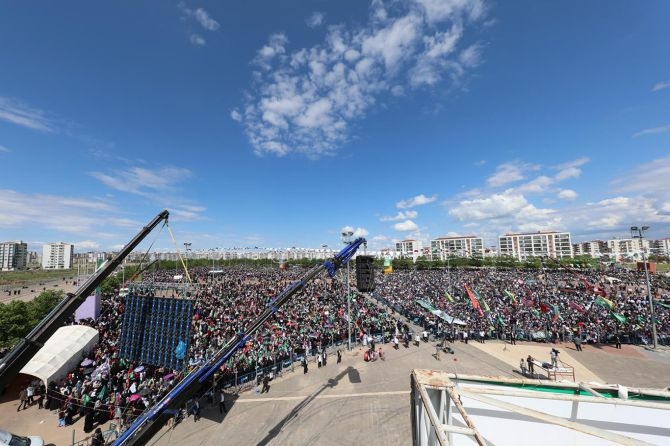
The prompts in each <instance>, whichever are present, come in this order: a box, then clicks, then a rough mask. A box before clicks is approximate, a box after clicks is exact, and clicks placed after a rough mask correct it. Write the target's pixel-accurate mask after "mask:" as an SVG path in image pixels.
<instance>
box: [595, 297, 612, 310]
mask: <svg viewBox="0 0 670 446" xmlns="http://www.w3.org/2000/svg"><path fill="white" fill-rule="evenodd" d="M593 303H594V304H596V305H599V306H601V307H603V308H607V309H608V310H611V309H612V308H614V302H612V301H611V300H609V299H605V298H604V297H602V296H598V297H596V300H594V301H593Z"/></svg>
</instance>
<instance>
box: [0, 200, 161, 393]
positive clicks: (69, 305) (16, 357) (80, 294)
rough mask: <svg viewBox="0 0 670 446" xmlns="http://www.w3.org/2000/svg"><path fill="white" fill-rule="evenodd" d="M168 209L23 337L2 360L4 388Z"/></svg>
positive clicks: (1, 383)
mask: <svg viewBox="0 0 670 446" xmlns="http://www.w3.org/2000/svg"><path fill="white" fill-rule="evenodd" d="M169 215H170V214H169V212H168V211H167V210H164V211H162V212H161V213H160V214H158V215H157V216H156V217H154V219H153V220H151V222H150V223H149V224H148V225H147V226H145V227H144V228H142V230H141V231H140V232H139V233H138V234H137V235H136V236H135V237H134V238H133V239H132V240H131V241H130V242H129V243H128V244H127V245H125V246H124V247H123V249H122V250H121V251H120V252H119V253H118V254H117V255H116V256H115V257H113V258H112V259H111V260H108V261H107V262H106V263H105V264H103V265H102V267H100V269H98V271H97V272H96V273H95V274H93V275H92V276H91V277H89V278H88V280H87V281H86V282H84V284H82V285H81V286H80V287H79V288H78V289H77V291H76V292H74V293H68V294H67V295H66V296H65V299H63V300H62V301H61V302H59V303H58V305H56V307H55V308H54V309H53V310H51V312H50V313H49V314H47V315H46V317H44V319H42V320H41V321H40V323H39V324H37V326H36V327H35V328H33V329H32V331H31V332H30V333H28V335H27V336H26V337H25V338H24V339H21V340H20V341H19V342H18V343H17V344H16V345H15V346H14V347H13V348H12V349H11V350H10V351H9V353H7V355H5V356H4V357H3V358H2V359H1V360H0V389H4V388H5V387H6V386H8V385H9V383H10V382H11V381H12V380H13V379H14V377H15V376H16V375H17V374H18V373H19V372H20V371H21V369H22V368H23V366H25V365H26V364H27V363H28V361H30V359H31V358H32V357H33V356H34V355H35V353H37V352H38V351H39V349H40V348H42V346H43V345H44V343H45V342H46V341H47V340H48V339H49V338H50V337H51V336H52V335H53V334H54V333H55V332H56V330H58V329H59V328H60V327H61V326H63V325H64V324H65V322H66V321H67V320H68V319H69V318H70V317H71V316H72V315H73V314H74V312H75V311H76V310H77V308H79V306H80V305H81V304H82V303H84V301H85V300H86V298H87V297H88V296H90V295H91V293H92V292H93V291H94V290H95V289H96V288H97V287H98V286H99V285H100V284H101V283H102V281H103V280H105V279H106V278H107V277H108V276H109V275H110V274H112V272H114V270H115V269H116V268H117V267H118V266H119V265H120V264H121V262H123V259H125V258H126V257H127V256H128V254H130V253H131V252H132V251H133V249H135V247H136V246H137V245H139V244H140V243H141V242H142V240H144V238H145V237H146V236H147V235H148V234H149V233H150V232H151V231H152V230H153V229H154V228H155V227H156V226H158V224H159V223H160V222H161V221H165V223H167V219H168V216H169Z"/></svg>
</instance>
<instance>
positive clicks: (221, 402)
mask: <svg viewBox="0 0 670 446" xmlns="http://www.w3.org/2000/svg"><path fill="white" fill-rule="evenodd" d="M219 413H228V409H226V394H225V393H224V392H223V389H221V390H219Z"/></svg>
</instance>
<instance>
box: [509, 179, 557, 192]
mask: <svg viewBox="0 0 670 446" xmlns="http://www.w3.org/2000/svg"><path fill="white" fill-rule="evenodd" d="M553 183H554V180H553V178H549V177H548V176H546V175H540V176H539V177H537V178H535V179H534V180H532V181H529V182H528V183H525V184H522V185H520V186H518V187H516V188H515V191H516V192H518V193H542V192H545V191H546V190H547V188H548V187H549V186H551V185H552V184H553Z"/></svg>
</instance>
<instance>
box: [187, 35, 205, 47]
mask: <svg viewBox="0 0 670 446" xmlns="http://www.w3.org/2000/svg"><path fill="white" fill-rule="evenodd" d="M189 40H190V41H191V43H192V44H193V45H195V46H203V45H205V44H206V43H207V41H206V40H205V38H204V37H202V36H201V35H199V34H191V37H190V38H189Z"/></svg>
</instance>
